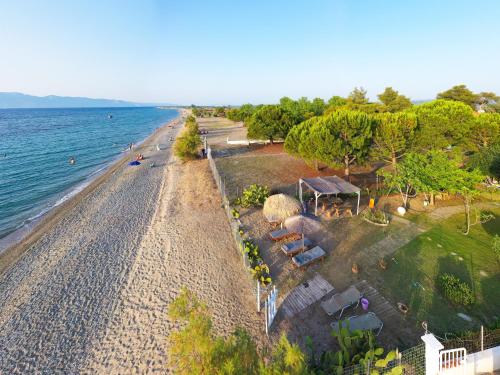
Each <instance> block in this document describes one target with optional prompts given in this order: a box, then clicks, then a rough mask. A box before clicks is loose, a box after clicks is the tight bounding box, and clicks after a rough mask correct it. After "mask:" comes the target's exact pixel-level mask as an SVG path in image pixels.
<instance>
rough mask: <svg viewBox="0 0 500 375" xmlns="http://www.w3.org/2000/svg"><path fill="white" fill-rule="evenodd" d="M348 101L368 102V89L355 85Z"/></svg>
mask: <svg viewBox="0 0 500 375" xmlns="http://www.w3.org/2000/svg"><path fill="white" fill-rule="evenodd" d="M347 102H348V103H352V104H368V97H367V96H366V90H365V89H364V88H363V87H355V88H354V90H352V91H351V93H350V94H349V96H348V97H347Z"/></svg>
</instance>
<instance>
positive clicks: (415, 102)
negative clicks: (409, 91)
mask: <svg viewBox="0 0 500 375" xmlns="http://www.w3.org/2000/svg"><path fill="white" fill-rule="evenodd" d="M433 100H434V99H419V100H412V101H411V102H412V103H413V104H415V105H418V104H424V103H427V102H432V101H433Z"/></svg>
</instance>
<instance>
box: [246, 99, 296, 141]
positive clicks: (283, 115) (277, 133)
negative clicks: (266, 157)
mask: <svg viewBox="0 0 500 375" xmlns="http://www.w3.org/2000/svg"><path fill="white" fill-rule="evenodd" d="M293 125H294V121H293V120H292V118H291V117H290V115H289V114H288V112H286V111H285V110H283V109H282V108H281V107H280V106H279V105H264V106H262V107H260V108H259V109H258V110H256V111H255V113H254V114H253V115H252V117H250V119H249V120H248V121H247V128H248V134H247V136H248V138H250V139H269V140H270V141H271V142H273V140H274V139H285V138H286V136H287V134H288V132H289V131H290V129H291V128H292V126H293Z"/></svg>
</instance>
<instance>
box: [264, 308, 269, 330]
mask: <svg viewBox="0 0 500 375" xmlns="http://www.w3.org/2000/svg"><path fill="white" fill-rule="evenodd" d="M264 312H265V314H264V315H265V316H266V336H269V327H268V325H269V324H268V321H267V312H268V307H267V299H266V301H265V302H264Z"/></svg>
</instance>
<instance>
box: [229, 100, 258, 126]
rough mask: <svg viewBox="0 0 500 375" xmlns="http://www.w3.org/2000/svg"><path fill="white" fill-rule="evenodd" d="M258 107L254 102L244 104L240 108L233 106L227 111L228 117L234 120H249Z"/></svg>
mask: <svg viewBox="0 0 500 375" xmlns="http://www.w3.org/2000/svg"><path fill="white" fill-rule="evenodd" d="M255 110H256V107H254V106H253V105H252V104H243V105H242V106H241V107H239V108H231V109H230V110H228V112H227V118H228V119H230V120H233V121H243V122H245V121H247V120H248V119H249V118H250V117H251V116H252V115H253V113H254V112H255Z"/></svg>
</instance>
